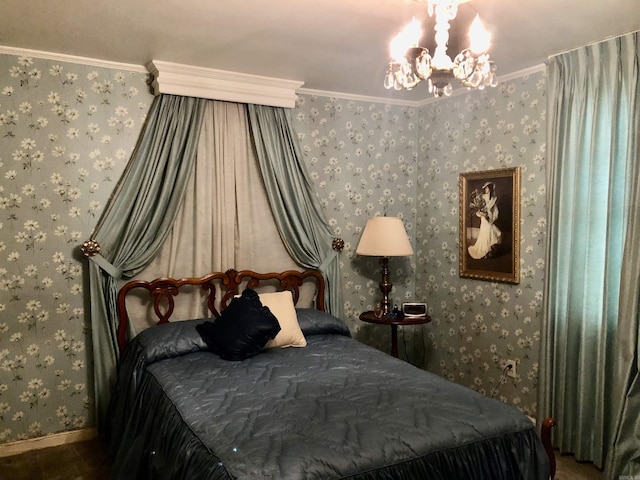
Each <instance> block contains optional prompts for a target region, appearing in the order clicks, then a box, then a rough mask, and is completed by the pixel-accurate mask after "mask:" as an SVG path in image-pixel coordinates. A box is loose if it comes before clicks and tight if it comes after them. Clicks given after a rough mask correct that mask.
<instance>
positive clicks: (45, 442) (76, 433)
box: [0, 428, 98, 458]
mask: <svg viewBox="0 0 640 480" xmlns="http://www.w3.org/2000/svg"><path fill="white" fill-rule="evenodd" d="M97 436H98V431H97V430H96V429H95V428H83V429H82V430H73V431H71V432H62V433H54V434H53V435H47V436H45V437H38V438H29V439H28V440H20V441H18V442H9V443H3V444H0V458H2V457H9V456H11V455H18V454H20V453H25V452H29V451H31V450H38V449H40V448H48V447H57V446H60V445H67V444H69V443H74V442H81V441H83V440H91V439H93V438H96V437H97Z"/></svg>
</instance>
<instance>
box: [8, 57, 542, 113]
mask: <svg viewBox="0 0 640 480" xmlns="http://www.w3.org/2000/svg"><path fill="white" fill-rule="evenodd" d="M0 54H7V55H16V56H25V57H35V58H42V59H46V60H54V61H59V62H69V63H77V64H82V65H90V66H94V67H103V68H112V69H118V70H128V71H132V72H139V73H147V72H148V71H151V73H152V74H154V70H156V71H157V72H158V75H155V74H154V76H155V77H156V78H155V79H154V83H153V88H154V91H155V93H156V95H157V94H158V93H174V94H176V95H189V96H198V97H203V98H213V99H216V100H228V101H233V102H241V103H258V104H262V105H273V106H284V107H287V108H293V107H294V106H295V99H296V92H297V93H299V94H303V95H316V96H319V97H329V98H340V99H343V100H354V101H358V102H368V103H383V104H390V105H400V106H407V107H421V106H424V105H429V104H431V103H434V102H437V101H439V100H442V99H439V98H435V97H428V98H425V99H423V100H418V101H407V100H399V99H398V100H394V99H393V98H388V97H387V98H385V97H372V96H365V95H355V94H349V93H341V92H332V91H325V90H312V89H308V88H301V87H302V85H303V84H304V83H303V82H299V81H294V80H283V79H278V78H271V77H260V76H257V75H247V74H242V73H236V72H230V71H225V70H214V69H207V68H200V67H192V66H188V65H180V64H175V63H168V62H161V61H158V60H154V61H153V62H150V63H149V64H148V65H147V67H146V68H145V67H143V66H139V65H134V64H128V63H119V62H111V61H107V60H99V59H95V58H88V57H78V56H74V55H65V54H61V53H53V52H44V51H39V50H28V49H23V48H15V47H7V46H2V45H0ZM159 66H167V67H168V68H167V69H164V70H161V69H157V67H159ZM545 69H546V65H545V64H540V65H535V66H533V67H530V68H527V69H523V70H519V71H517V72H513V73H510V74H508V75H503V76H501V77H499V81H500V83H504V82H508V81H510V80H513V79H516V78H521V77H524V76H526V75H531V74H534V73H538V72H542V71H545ZM163 74H164V75H165V78H164V79H161V80H160V81H159V79H158V77H159V76H160V75H163ZM192 75H195V76H192ZM164 88H166V89H167V91H163V89H164ZM172 90H173V91H172ZM179 92H181V93H179ZM185 92H188V93H185ZM467 92H469V90H467V89H465V88H458V89H454V92H453V95H452V96H458V95H461V94H463V93H467Z"/></svg>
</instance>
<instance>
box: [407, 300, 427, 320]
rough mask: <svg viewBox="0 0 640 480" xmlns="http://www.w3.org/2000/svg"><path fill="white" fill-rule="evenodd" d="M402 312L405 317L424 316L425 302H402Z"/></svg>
mask: <svg viewBox="0 0 640 480" xmlns="http://www.w3.org/2000/svg"><path fill="white" fill-rule="evenodd" d="M402 313H403V314H404V316H405V317H424V316H425V315H426V314H427V304H426V303H419V302H407V303H403V304H402Z"/></svg>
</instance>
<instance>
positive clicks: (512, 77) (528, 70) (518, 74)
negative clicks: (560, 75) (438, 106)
mask: <svg viewBox="0 0 640 480" xmlns="http://www.w3.org/2000/svg"><path fill="white" fill-rule="evenodd" d="M546 68H547V66H546V65H545V64H544V63H541V64H539V65H534V66H533V67H529V68H525V69H522V70H518V71H517V72H512V73H508V74H507V75H503V76H500V77H498V85H500V84H501V83H505V82H509V81H511V80H515V79H516V78H522V77H526V76H527V75H532V74H534V73H539V72H544V71H546ZM490 89H491V87H489V88H487V89H486V90H490ZM473 91H474V89H469V88H464V87H460V88H454V89H453V93H452V94H451V97H458V96H460V95H463V94H465V93H469V92H473ZM451 97H429V98H426V99H424V100H423V101H422V102H419V104H418V106H420V107H423V106H425V105H430V104H432V103H435V102H438V101H441V100H444V99H445V98H451Z"/></svg>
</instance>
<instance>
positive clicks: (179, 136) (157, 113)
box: [88, 95, 205, 424]
mask: <svg viewBox="0 0 640 480" xmlns="http://www.w3.org/2000/svg"><path fill="white" fill-rule="evenodd" d="M204 105H205V101H204V100H200V99H195V98H190V97H177V96H172V95H161V96H159V97H156V99H155V101H154V103H153V105H152V107H151V110H150V112H149V116H148V118H147V123H146V126H145V129H144V131H143V133H142V136H141V138H140V140H139V142H138V146H137V148H136V150H135V151H134V153H133V155H132V156H131V159H130V161H129V164H128V166H127V168H126V170H125V172H124V174H123V176H122V177H121V180H120V181H119V183H118V185H117V187H116V190H115V192H114V195H113V196H112V198H111V200H110V203H109V205H108V206H107V209H106V210H105V213H104V215H103V216H102V218H101V220H100V223H99V225H98V226H97V227H96V229H95V230H94V233H93V236H92V241H93V242H97V244H98V245H99V246H100V253H98V254H95V255H92V256H89V258H90V259H91V260H92V261H91V262H89V267H88V268H89V284H90V289H89V295H90V302H91V330H92V340H93V342H92V344H93V359H94V387H95V403H96V415H97V418H98V422H99V424H102V423H103V420H104V418H105V415H106V411H107V408H108V404H109V399H110V395H111V394H110V392H111V387H112V385H113V382H114V380H115V378H114V377H115V369H116V364H117V359H118V351H117V345H118V343H117V326H118V318H117V311H116V302H117V294H118V283H117V280H118V279H119V278H120V277H121V276H125V277H131V276H133V275H135V274H136V273H137V272H138V271H140V270H142V269H143V268H144V267H145V266H146V265H147V264H149V262H151V260H152V259H153V257H154V255H155V254H156V252H157V251H158V249H159V248H160V247H161V246H162V244H163V242H164V239H165V237H166V235H167V234H168V233H169V231H170V229H171V226H172V224H173V221H174V218H175V215H176V212H177V211H178V208H179V207H180V203H181V200H182V198H183V196H184V190H185V188H186V186H187V183H188V180H189V175H190V173H191V170H192V167H193V163H194V161H195V156H196V149H197V145H198V136H199V133H200V124H201V122H202V112H203V111H204Z"/></svg>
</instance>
